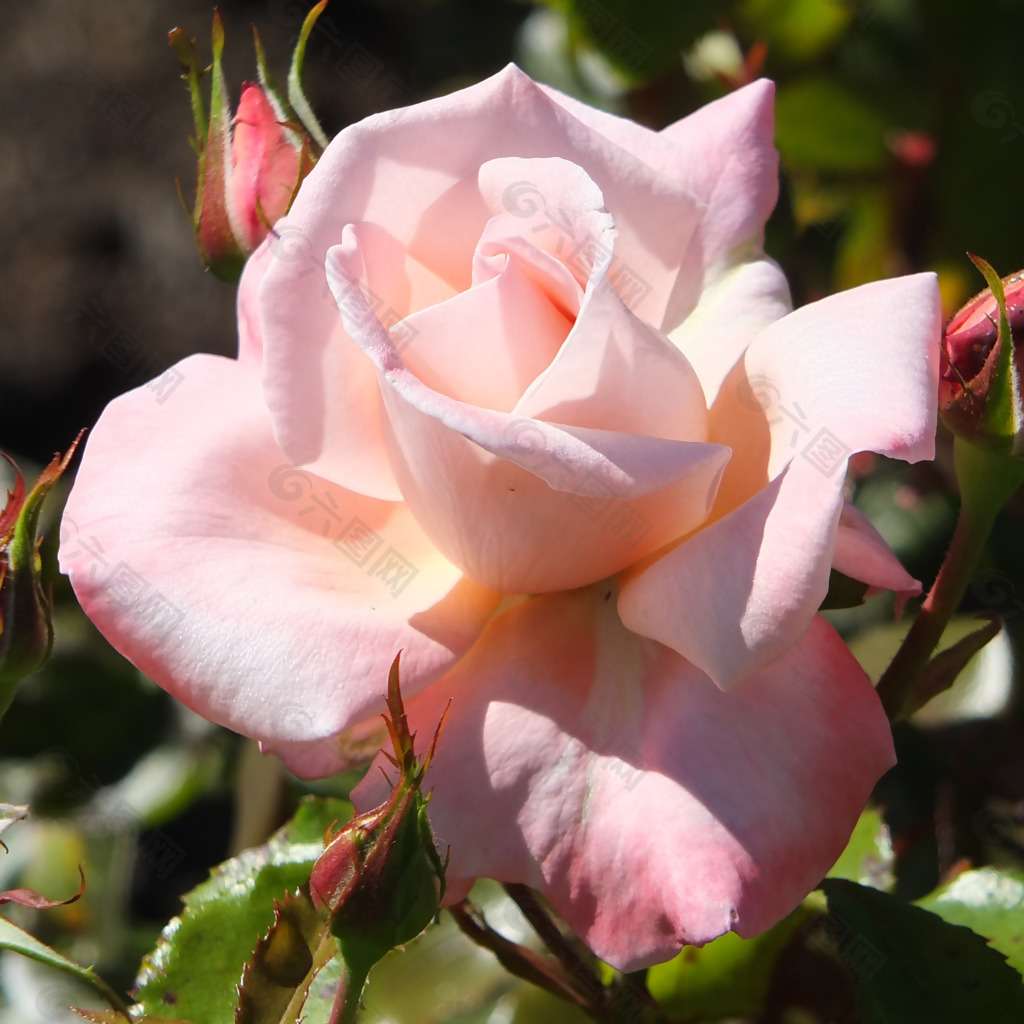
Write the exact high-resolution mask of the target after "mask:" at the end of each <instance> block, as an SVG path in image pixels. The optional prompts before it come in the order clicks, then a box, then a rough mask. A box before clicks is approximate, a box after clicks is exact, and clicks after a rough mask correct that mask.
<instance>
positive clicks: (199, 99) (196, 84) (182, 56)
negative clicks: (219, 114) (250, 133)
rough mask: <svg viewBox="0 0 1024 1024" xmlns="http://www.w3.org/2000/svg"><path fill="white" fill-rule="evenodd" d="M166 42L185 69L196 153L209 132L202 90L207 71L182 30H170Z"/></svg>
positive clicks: (194, 45) (193, 42) (194, 42)
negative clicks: (194, 132)
mask: <svg viewBox="0 0 1024 1024" xmlns="http://www.w3.org/2000/svg"><path fill="white" fill-rule="evenodd" d="M167 42H168V43H169V44H170V47H171V49H172V50H173V51H174V53H175V55H176V56H177V58H178V60H179V61H180V62H181V66H182V67H183V68H184V69H185V74H184V75H183V77H184V78H185V80H186V81H187V82H188V94H189V97H190V99H191V100H192V119H193V121H194V122H195V126H196V137H195V146H196V148H197V151H198V150H199V148H200V144H201V140H204V139H205V138H206V135H207V133H208V132H209V130H210V121H209V118H208V116H207V113H206V104H205V103H204V102H203V90H202V84H203V78H204V77H205V75H206V73H207V71H206V69H205V68H203V66H202V65H201V64H200V63H199V53H198V51H197V50H196V41H195V40H194V39H190V38H189V37H188V36H187V35H186V34H185V32H184V31H183V30H182V29H180V28H175V29H171V31H170V32H168V33H167Z"/></svg>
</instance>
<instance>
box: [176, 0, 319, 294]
mask: <svg viewBox="0 0 1024 1024" xmlns="http://www.w3.org/2000/svg"><path fill="white" fill-rule="evenodd" d="M324 6H325V3H320V4H317V5H316V6H315V7H314V8H313V9H312V10H311V11H310V12H309V15H308V16H307V18H306V22H305V24H304V25H303V28H302V32H301V33H300V35H299V40H298V42H297V43H296V46H295V51H294V53H293V56H292V73H291V74H290V75H289V95H288V99H287V100H286V99H285V98H284V96H283V95H281V94H280V93H279V92H278V91H277V89H276V88H275V87H274V85H273V83H272V82H271V80H270V76H269V74H268V72H267V69H266V61H265V58H264V54H263V48H262V46H261V45H260V41H259V36H258V35H257V36H256V61H257V66H258V68H259V78H260V85H256V84H253V83H251V82H246V83H245V84H244V85H243V87H242V96H241V99H240V101H239V104H238V111H237V113H236V114H235V116H234V118H232V117H231V111H230V107H229V105H228V91H227V83H226V82H225V80H224V74H223V70H222V68H221V58H222V55H223V52H224V26H223V23H222V21H221V18H220V14H219V13H218V12H214V16H213V67H212V68H211V69H210V72H209V73H210V74H211V80H210V109H209V114H207V111H206V108H205V105H204V103H203V97H202V93H201V89H200V85H201V82H202V79H203V76H204V75H205V74H207V72H206V71H205V70H203V69H202V68H201V67H200V64H199V57H198V54H197V52H196V45H195V40H192V39H189V38H188V37H187V36H186V35H185V33H184V32H183V31H182V30H181V29H174V30H173V31H172V32H171V33H169V36H168V39H169V42H170V44H171V47H172V49H173V50H174V52H175V53H176V54H177V56H178V59H179V60H180V61H181V64H182V66H183V67H184V68H185V72H186V75H185V77H186V78H187V79H188V83H189V92H190V93H191V96H192V113H193V116H194V117H195V123H196V137H195V140H194V143H193V144H194V146H195V149H196V151H197V152H198V154H199V181H198V184H197V186H196V202H195V209H194V211H193V212H192V214H191V217H192V227H193V229H194V231H195V233H196V244H197V245H198V247H199V253H200V256H201V257H202V260H203V263H204V264H205V265H206V266H207V267H209V268H210V270H212V271H213V272H214V273H215V274H216V275H217V276H218V277H221V278H224V279H225V280H228V281H237V280H238V277H239V275H240V274H241V272H242V266H243V264H244V263H245V261H246V259H247V258H248V256H249V254H250V253H251V252H253V250H255V249H256V247H257V246H258V245H259V244H260V242H262V241H263V239H264V238H266V236H267V234H268V233H269V232H270V230H271V228H272V227H273V224H274V222H275V221H276V220H278V219H279V218H281V217H283V216H284V215H285V214H286V213H287V212H288V209H289V207H290V206H291V204H292V200H293V199H294V198H295V193H296V192H297V191H298V188H299V185H300V184H301V183H302V180H303V178H305V177H306V175H307V174H308V173H309V172H310V171H311V170H312V168H313V165H314V164H315V162H316V157H317V156H318V155H319V154H320V152H321V151H322V149H323V147H324V146H325V145H326V144H327V139H326V136H325V135H324V134H323V130H322V129H321V128H320V126H319V124H317V122H316V119H315V118H314V117H313V114H312V112H311V110H310V107H309V103H308V102H307V101H306V99H305V97H304V96H303V94H302V88H301V71H302V59H303V55H304V52H305V47H306V41H307V40H308V38H309V33H310V31H312V28H313V24H314V23H315V21H316V19H317V17H319V15H320V12H321V11H322V10H323V8H324ZM296 110H297V111H299V113H298V114H296ZM183 201H184V200H183ZM186 208H187V204H186Z"/></svg>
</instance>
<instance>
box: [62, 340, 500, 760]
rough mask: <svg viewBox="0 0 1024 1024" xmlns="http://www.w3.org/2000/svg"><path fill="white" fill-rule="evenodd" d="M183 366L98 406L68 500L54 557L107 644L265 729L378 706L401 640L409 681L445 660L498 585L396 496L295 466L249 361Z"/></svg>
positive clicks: (313, 728)
mask: <svg viewBox="0 0 1024 1024" xmlns="http://www.w3.org/2000/svg"><path fill="white" fill-rule="evenodd" d="M179 368H180V371H181V374H182V378H183V379H182V381H181V383H180V384H179V386H178V387H177V389H176V390H175V391H174V394H173V396H171V397H170V398H169V399H168V400H167V402H166V403H164V404H159V403H158V402H156V401H155V400H154V398H153V395H152V392H149V391H147V390H145V389H142V388H140V389H137V390H135V391H132V392H129V393H128V394H126V395H123V396H122V397H120V398H118V399H117V400H115V401H114V402H112V403H111V404H110V405H109V406H108V407H107V409H106V410H105V412H104V413H103V415H102V417H101V418H100V421H99V422H98V423H97V425H96V427H95V429H94V430H93V432H92V434H91V435H90V437H89V440H88V442H87V444H86V448H85V455H84V457H83V460H82V466H81V468H80V469H79V471H78V477H77V481H76V483H75V486H74V488H73V490H72V492H71V496H70V498H69V499H68V504H67V509H66V512H65V516H64V523H63V534H64V537H63V543H62V547H61V567H62V569H63V570H64V571H65V572H67V573H68V574H69V575H70V577H71V582H72V585H73V586H74V588H75V593H76V594H77V596H78V599H79V601H80V602H81V604H82V607H83V608H84V609H85V611H86V613H87V614H88V615H89V617H90V618H91V619H92V620H93V622H95V623H96V624H97V625H98V626H99V628H100V629H101V631H102V632H103V633H104V635H105V636H107V638H108V639H109V640H110V641H111V643H112V644H113V645H114V646H115V647H116V648H117V649H118V650H119V651H121V652H122V653H123V654H124V655H125V656H126V657H128V658H130V659H131V660H132V661H133V662H134V663H135V664H136V665H137V666H138V667H139V668H140V669H141V670H142V671H143V672H145V673H146V674H147V675H149V676H151V677H152V678H153V679H154V680H156V681H157V682H158V683H159V684H160V685H161V686H163V687H164V688H165V689H167V690H169V691H170V692H171V693H172V694H174V695H175V696H176V697H178V698H179V699H180V700H182V701H183V702H184V703H186V704H187V705H189V706H190V707H192V708H194V709H195V710H196V711H198V712H199V713H200V714H202V715H203V716H204V717H206V718H209V719H211V720H212V721H215V722H219V723H220V724H222V725H226V726H228V727H229V728H231V729H235V730H236V731H238V732H242V733H245V734H247V735H250V736H256V737H259V738H260V739H263V740H268V741H271V742H272V743H273V742H275V741H280V742H288V741H297V740H311V739H316V738H318V737H324V736H330V735H334V734H336V733H339V732H341V731H342V730H343V729H346V728H348V727H349V726H352V725H354V724H356V723H359V722H361V721H362V720H363V719H366V718H368V717H369V716H371V715H373V714H375V713H376V711H377V703H378V701H379V697H380V694H381V693H382V692H383V687H384V685H385V684H384V682H383V681H384V680H386V679H387V672H388V667H389V665H390V662H391V660H392V659H393V658H394V655H395V653H396V652H397V651H398V650H400V649H401V650H404V651H405V656H404V659H403V684H404V685H406V686H407V687H408V689H409V691H410V692H412V691H413V690H415V689H418V688H419V687H421V686H424V685H425V684H427V683H429V682H430V681H431V680H432V679H434V678H436V676H437V675H438V674H439V673H441V672H443V671H444V670H445V669H447V668H448V667H449V666H450V665H451V664H452V663H453V662H454V661H455V660H456V659H457V658H458V657H459V656H460V655H461V654H462V652H463V651H464V650H466V649H467V648H468V647H469V645H470V644H471V643H472V642H473V640H474V639H475V638H476V636H477V634H478V632H479V630H480V628H481V626H482V625H483V622H484V621H485V619H486V618H487V616H488V615H489V614H490V613H491V611H492V610H493V609H494V607H495V606H496V604H497V602H498V600H499V595H497V594H494V593H492V592H489V591H486V590H484V589H483V588H482V587H479V586H477V585H476V584H474V583H471V582H469V581H466V580H464V579H462V578H461V577H460V574H459V573H458V571H457V570H456V569H455V568H454V567H453V566H451V565H450V564H449V563H448V562H446V561H445V560H444V559H443V558H442V557H441V556H440V555H439V554H438V553H437V551H436V549H435V548H434V547H433V545H431V544H430V542H429V541H428V540H427V539H426V537H425V536H424V535H423V533H422V531H421V530H420V529H419V527H418V526H417V525H416V523H415V520H413V518H412V516H411V515H410V514H409V512H408V511H407V510H406V509H405V507H404V506H402V505H396V504H394V503H391V502H381V501H376V500H374V499H370V498H365V497H363V496H361V495H357V494H353V493H351V492H346V491H343V490H342V489H341V488H339V487H336V486H332V485H330V484H329V483H327V482H326V481H323V480H318V479H317V478H316V477H314V476H312V474H308V473H302V472H300V471H298V470H295V469H293V468H292V467H291V466H290V465H289V464H288V463H287V461H286V460H285V458H284V456H283V455H282V454H281V452H280V450H279V449H278V448H277V446H276V445H275V444H274V442H273V439H272V436H271V426H270V421H269V418H268V416H267V413H266V409H265V408H264V407H263V403H262V395H261V392H260V384H259V375H258V373H257V372H256V370H255V369H254V368H249V367H246V366H243V365H241V364H238V363H234V362H232V361H230V360H226V359H222V358H219V357H215V356H193V357H191V358H189V359H186V360H185V361H183V362H182V363H180V364H179ZM332 541H333V542H334V543H332ZM339 757H340V754H339Z"/></svg>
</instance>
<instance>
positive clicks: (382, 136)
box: [260, 66, 700, 498]
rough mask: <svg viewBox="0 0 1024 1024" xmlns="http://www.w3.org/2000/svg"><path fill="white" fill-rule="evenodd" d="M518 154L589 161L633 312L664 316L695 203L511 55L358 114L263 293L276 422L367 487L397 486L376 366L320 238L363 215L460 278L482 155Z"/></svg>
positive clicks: (298, 216)
mask: <svg viewBox="0 0 1024 1024" xmlns="http://www.w3.org/2000/svg"><path fill="white" fill-rule="evenodd" d="M439 126H443V129H444V138H445V143H444V145H443V146H439V145H438V142H437V140H438V132H439ZM513 155H514V156H517V157H562V158H564V159H566V160H570V161H572V162H573V163H578V164H579V165H580V166H582V167H585V168H586V169H587V171H588V173H589V174H590V176H591V177H592V178H593V180H594V181H595V182H596V183H597V185H598V187H599V188H600V189H601V191H602V192H603V194H604V197H605V200H606V202H607V204H608V209H609V211H610V212H611V213H612V215H613V217H614V218H615V221H616V224H617V225H618V228H619V232H620V243H621V246H622V251H621V253H620V256H621V259H622V261H623V264H622V267H623V269H620V276H621V277H623V279H624V280H625V277H628V276H636V277H637V278H638V280H642V282H644V285H645V287H646V288H647V289H648V291H647V292H646V294H645V296H644V299H643V301H644V302H645V303H647V305H646V306H644V307H643V308H642V310H641V312H642V313H643V315H644V316H645V318H646V319H649V320H652V321H653V322H656V321H657V320H659V319H660V313H659V312H658V309H657V308H656V307H659V306H660V307H663V306H664V303H665V301H667V298H668V295H669V292H670V290H671V287H672V284H673V282H674V280H675V277H676V272H677V270H678V267H679V261H680V259H681V255H682V253H683V252H684V251H685V250H686V246H687V243H688V240H689V238H690V237H691V235H692V233H693V230H694V227H695V223H696V220H697V218H698V216H699V212H700V204H699V203H697V202H696V201H695V200H694V198H693V197H692V196H691V195H690V194H689V193H687V192H686V191H685V190H684V189H682V188H680V187H679V186H678V185H677V184H676V183H675V182H673V181H672V180H671V179H669V178H667V177H664V176H662V175H660V174H658V173H657V172H655V171H652V170H651V169H650V167H648V166H647V165H646V164H644V163H643V162H642V161H640V160H638V159H637V158H636V157H634V156H633V155H632V154H630V153H628V152H625V151H623V150H621V149H619V148H618V147H617V146H614V145H612V144H611V143H609V142H608V141H607V140H606V139H605V138H604V137H602V136H601V135H599V134H597V133H595V132H593V131H591V130H589V129H587V128H586V127H585V126H583V125H581V124H580V123H579V122H578V121H577V120H576V119H575V118H574V117H572V116H571V115H570V114H569V113H567V112H566V110H565V109H564V108H563V107H562V106H560V105H559V104H557V103H555V102H554V101H553V100H552V99H550V98H549V97H548V96H547V95H545V93H544V92H543V91H542V90H541V89H540V88H539V87H538V86H537V85H535V84H534V83H533V82H531V81H530V79H529V78H527V76H525V75H524V74H523V73H522V72H521V71H519V70H518V69H517V68H515V67H511V66H510V67H508V68H506V69H505V70H504V71H502V72H501V73H499V74H498V75H495V76H494V77H493V78H491V79H488V80H487V81H485V82H483V83H481V84H480V85H476V86H472V87H470V88H468V89H464V90H460V91H459V92H457V93H455V94H453V95H451V96H446V97H441V98H439V99H436V100H430V101H428V102H426V103H421V104H418V105H416V106H414V107H410V108H407V109H405V110H399V111H391V112H389V113H386V114H380V115H375V116H373V117H370V118H367V119H366V120H365V121H363V122H360V123H359V124H357V125H353V126H351V127H349V128H346V129H345V130H344V131H342V132H341V133H340V134H339V135H338V137H337V138H336V139H335V140H334V141H333V142H332V143H331V145H330V146H329V147H328V148H327V150H326V152H325V153H324V154H323V156H322V157H321V158H320V160H319V161H318V163H317V165H316V167H315V168H314V169H313V171H312V172H311V173H310V175H309V176H308V177H307V178H306V180H305V182H304V183H303V187H302V189H301V190H300V192H299V194H298V196H297V197H296V200H295V203H294V204H293V206H292V208H291V210H290V211H289V215H288V217H287V218H286V220H285V221H282V222H279V224H278V225H277V231H278V235H279V238H278V239H277V240H276V243H275V245H274V246H272V247H273V248H274V250H275V252H277V253H279V254H280V257H281V258H279V259H277V260H275V262H274V264H273V265H272V266H271V268H270V270H269V271H268V273H267V279H266V283H265V285H264V287H263V289H262V291H261V295H260V303H261V305H260V310H261V323H262V333H263V338H264V345H265V357H264V358H265V375H264V386H265V392H266V397H267V402H268V405H269V406H270V410H271V415H272V417H273V419H274V426H275V434H276V436H277V438H278V440H279V443H280V444H281V446H282V448H283V450H284V451H285V452H286V454H287V455H288V456H289V457H290V458H291V460H292V461H293V462H295V463H297V464H308V465H309V466H310V467H311V468H313V469H314V470H316V471H317V472H318V473H321V474H322V475H325V476H327V477H329V478H331V479H333V480H335V481H336V482H338V483H341V484H343V485H345V486H347V487H350V488H352V489H354V490H359V491H360V492H362V493H365V494H369V495H373V496H376V497H386V498H397V497H398V496H399V492H398V489H397V487H396V485H395V481H394V478H393V476H392V474H391V472H390V468H389V466H388V459H387V447H386V443H385V438H384V435H383V433H382V430H381V425H380V419H379V416H380V406H379V396H378V394H377V391H376V389H375V388H374V387H373V385H372V383H371V381H372V379H373V374H372V368H370V367H368V366H367V364H366V361H365V359H364V358H363V356H362V355H361V354H360V353H359V352H358V350H356V349H355V348H354V347H352V346H351V345H347V344H346V340H347V339H346V338H345V334H344V330H343V328H342V326H341V322H340V319H339V317H338V312H337V309H336V307H335V306H334V304H333V302H331V301H330V300H329V292H328V291H327V288H326V282H325V271H324V259H325V256H326V252H327V250H328V249H329V248H330V247H331V246H333V245H336V244H337V243H338V242H340V240H341V235H342V230H343V229H344V228H345V226H346V225H348V224H360V223H372V224H374V225H377V226H378V227H379V228H380V229H382V230H383V231H385V232H386V233H387V234H389V235H391V236H392V237H394V238H395V239H397V240H399V242H401V243H402V245H403V246H405V247H406V249H407V251H408V253H409V254H410V256H411V257H413V258H414V259H415V260H416V261H418V263H419V264H421V265H422V266H424V267H425V268H427V269H428V270H429V271H430V272H432V273H433V274H436V275H439V277H441V278H444V279H445V280H447V281H448V283H449V285H450V286H451V288H452V289H454V290H456V291H463V290H465V289H466V288H468V287H469V283H470V273H471V268H472V254H473V251H474V248H475V246H476V243H477V241H478V239H479V237H480V234H481V232H482V231H483V228H484V226H485V224H486V221H487V219H488V212H487V210H486V207H485V205H484V203H483V200H482V199H480V197H479V190H478V185H477V174H478V172H479V169H480V167H481V166H482V165H483V164H484V163H486V162H487V161H489V160H492V159H496V158H501V157H508V156H513ZM410 168H414V169H415V173H410ZM537 184H538V185H539V186H541V187H542V186H543V183H542V182H539V183H537ZM474 195H475V196H476V200H475V202H474V200H473V197H474ZM577 241H580V240H577ZM582 241H584V242H587V240H585V239H584V240H582ZM286 257H288V258H286ZM325 299H326V301H325ZM377 299H378V304H379V306H380V307H381V309H382V311H383V312H384V313H385V314H387V313H388V311H390V310H397V309H398V307H397V305H396V303H395V301H394V300H393V299H392V298H391V297H390V296H389V295H381V296H377ZM651 310H654V312H653V313H652V312H651ZM385 319H387V316H385ZM353 438H358V443H353Z"/></svg>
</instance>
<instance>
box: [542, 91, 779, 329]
mask: <svg viewBox="0 0 1024 1024" xmlns="http://www.w3.org/2000/svg"><path fill="white" fill-rule="evenodd" d="M545 91H546V92H547V93H548V95H550V96H551V97H552V98H553V99H555V100H556V101H557V102H558V103H560V104H561V105H562V106H563V107H565V109H566V110H568V111H569V112H570V113H572V115H573V116H574V117H576V118H578V119H579V120H580V121H582V122H583V123H584V124H586V125H587V126H588V127H590V128H592V129H594V130H595V131H597V132H600V133H601V134H602V135H604V136H605V138H607V139H609V140H611V141H612V142H614V143H615V144H616V145H618V146H621V147H622V148H623V149H624V150H626V151H627V152H630V153H633V154H635V155H636V156H638V157H639V158H640V159H641V160H643V161H644V162H645V163H646V164H648V165H649V166H650V167H652V168H654V169H655V170H656V171H658V172H659V173H660V174H664V175H665V176H666V177H669V178H671V179H672V180H673V181H675V182H677V183H678V184H679V185H681V186H682V187H683V188H685V189H686V190H687V191H688V192H691V193H692V194H693V195H695V196H697V198H698V199H700V200H701V201H703V202H704V203H705V204H706V207H707V208H706V210H705V211H704V214H703V216H702V218H701V222H700V226H699V227H698V229H697V231H696V233H695V235H694V238H693V241H692V243H691V247H690V251H689V252H688V253H687V258H686V260H685V261H684V262H683V268H682V270H681V272H680V274H679V277H678V280H677V283H676V287H675V292H674V294H673V297H672V300H671V302H670V304H669V306H668V308H667V310H666V312H665V316H664V318H663V320H662V322H661V326H662V328H663V329H664V330H666V331H671V330H673V329H674V328H675V327H677V326H678V325H679V324H680V323H681V322H682V321H683V320H684V319H685V317H686V316H687V315H688V314H689V313H690V311H691V310H692V309H693V308H694V305H695V303H696V302H697V299H698V297H699V296H700V294H701V287H702V285H703V287H707V286H708V285H709V284H710V283H711V281H712V280H713V279H714V277H716V276H717V275H718V274H720V273H722V272H723V271H724V270H725V269H727V268H728V267H730V266H733V265H735V264H736V263H737V262H740V261H743V260H747V259H751V258H757V257H758V256H759V255H760V248H761V243H762V241H763V238H764V225H765V221H767V219H768V216H769V214H770V213H771V212H772V210H773V209H774V207H775V203H776V200H777V199H778V193H779V183H778V154H777V153H776V151H775V147H774V145H773V143H772V138H773V135H774V130H775V119H774V109H773V100H774V96H775V87H774V85H773V83H772V82H770V81H768V80H766V79H761V80H759V81H757V82H752V83H751V84H750V85H747V86H744V87H743V88H742V89H737V90H736V91H735V92H733V93H730V94H729V95H727V96H724V97H722V99H719V100H716V101H714V102H713V103H709V104H707V105H706V106H704V107H701V108H700V109H699V110H697V111H696V112H695V113H693V114H690V115H689V116H688V117H684V118H683V119H682V120H681V121H677V122H676V123H675V124H672V125H669V127H667V128H665V129H664V130H663V131H661V132H652V131H650V130H649V129H647V128H644V127H642V126H641V125H638V124H636V123H635V122H633V121H630V120H627V119H625V118H619V117H615V116H613V115H611V114H606V113H605V112H603V111H600V110H595V109H594V108H592V107H588V106H587V105H586V104H583V103H580V102H579V100H575V99H572V98H571V97H569V96H565V95H564V94H562V93H560V92H558V91H557V90H555V89H551V88H549V87H545ZM648 319H650V318H648Z"/></svg>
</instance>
